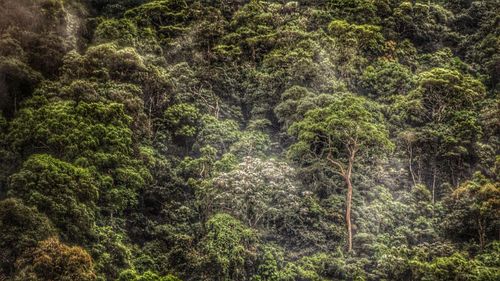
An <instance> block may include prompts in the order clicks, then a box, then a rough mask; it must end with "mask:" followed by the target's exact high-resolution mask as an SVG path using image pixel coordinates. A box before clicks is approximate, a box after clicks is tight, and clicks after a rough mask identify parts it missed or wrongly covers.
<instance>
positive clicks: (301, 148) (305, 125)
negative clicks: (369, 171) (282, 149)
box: [289, 94, 393, 252]
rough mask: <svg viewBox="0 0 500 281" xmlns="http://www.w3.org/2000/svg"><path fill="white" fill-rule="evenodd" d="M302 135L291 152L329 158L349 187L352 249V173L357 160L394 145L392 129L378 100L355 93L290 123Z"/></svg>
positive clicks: (348, 220) (347, 213)
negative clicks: (381, 112) (380, 109)
mask: <svg viewBox="0 0 500 281" xmlns="http://www.w3.org/2000/svg"><path fill="white" fill-rule="evenodd" d="M290 133H291V134H293V135H295V136H296V137H297V138H298V142H296V143H295V144H294V145H292V147H291V148H290V150H289V152H290V154H291V156H292V157H293V156H295V157H296V156H299V157H304V156H305V157H308V156H309V157H311V156H312V157H313V158H314V159H318V158H319V159H322V160H325V161H327V163H328V164H329V165H330V167H331V168H332V169H333V171H334V172H335V173H336V174H338V175H340V176H341V177H342V179H343V180H344V181H345V184H346V187H347V193H346V203H345V205H346V211H345V222H346V226H347V248H348V251H349V252H350V251H352V225H351V206H352V193H353V185H352V173H353V168H354V164H355V163H356V161H359V160H368V158H369V156H370V155H374V154H375V153H377V152H380V151H382V150H384V149H387V148H391V147H392V146H393V144H392V143H391V141H390V140H389V137H388V131H387V129H386V128H385V125H384V120H383V117H382V115H381V114H380V113H379V111H378V109H377V106H376V104H375V103H373V102H370V101H368V100H367V99H365V98H362V97H357V96H355V95H353V94H344V95H341V96H339V97H338V98H336V99H335V100H333V101H332V103H331V104H330V105H328V106H326V107H323V108H317V109H312V110H309V111H308V112H307V113H306V115H305V117H304V119H302V120H301V121H299V122H297V123H294V124H293V125H292V126H291V127H290Z"/></svg>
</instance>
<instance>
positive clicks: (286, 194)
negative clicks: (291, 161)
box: [206, 157, 300, 228]
mask: <svg viewBox="0 0 500 281" xmlns="http://www.w3.org/2000/svg"><path fill="white" fill-rule="evenodd" d="M294 178H295V171H294V170H293V168H291V167H290V166H288V165H287V164H286V163H285V162H280V161H277V160H274V159H270V160H261V159H259V158H253V157H245V158H244V159H243V162H242V163H240V164H239V165H238V167H237V168H236V169H234V170H232V171H230V172H227V173H223V174H221V175H219V176H218V177H216V178H214V179H213V181H212V185H211V187H210V188H209V189H208V190H207V191H208V194H207V198H206V199H208V200H207V201H206V202H207V203H209V205H210V209H211V210H212V211H223V212H228V213H231V214H232V215H234V216H236V217H238V218H239V219H240V220H242V221H244V222H246V223H247V224H248V225H250V226H256V225H262V226H264V227H268V228H270V227H285V226H286V224H287V223H288V221H289V220H288V218H290V216H294V215H296V214H297V212H298V210H299V208H300V197H299V196H298V188H297V185H296V183H295V180H294ZM278 225H279V226H278Z"/></svg>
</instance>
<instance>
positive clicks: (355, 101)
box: [289, 94, 393, 163]
mask: <svg viewBox="0 0 500 281" xmlns="http://www.w3.org/2000/svg"><path fill="white" fill-rule="evenodd" d="M377 111H378V110H377V106H376V104H374V103H372V102H370V101H369V100H367V99H364V98H361V97H356V96H354V95H353V94H344V95H340V96H339V97H338V98H336V99H335V100H333V101H332V102H331V103H330V104H328V105H327V106H326V107H323V108H317V109H312V110H309V111H308V112H307V113H306V114H305V117H304V119H303V120H301V121H299V122H297V123H295V124H293V125H292V126H291V127H290V129H289V132H290V133H291V134H293V135H296V136H297V138H298V142H297V143H295V144H294V145H293V146H291V147H290V150H289V155H290V157H292V158H294V159H297V160H298V159H299V158H297V157H301V162H302V163H308V162H309V161H311V159H312V158H310V157H311V156H312V157H316V156H320V157H321V155H323V156H324V157H326V156H327V155H328V153H331V154H332V156H333V155H335V156H334V157H335V158H337V159H346V158H347V157H348V155H347V154H348V153H349V152H350V151H348V150H349V149H352V148H354V146H356V147H358V148H359V150H360V151H359V153H360V154H365V153H368V152H371V151H372V150H374V149H375V150H377V149H381V148H384V147H386V148H391V147H392V146H393V144H392V143H391V142H390V140H389V139H388V132H387V129H386V128H385V125H384V121H383V117H382V115H381V114H380V113H379V112H377ZM344 144H345V146H344Z"/></svg>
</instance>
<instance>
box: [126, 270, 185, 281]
mask: <svg viewBox="0 0 500 281" xmlns="http://www.w3.org/2000/svg"><path fill="white" fill-rule="evenodd" d="M117 281H181V279H179V278H177V277H175V276H173V275H170V274H169V275H167V276H159V275H158V274H156V273H153V272H151V271H146V272H144V273H143V274H138V273H137V272H136V271H135V270H131V269H129V270H125V271H123V272H122V273H120V277H118V279H117Z"/></svg>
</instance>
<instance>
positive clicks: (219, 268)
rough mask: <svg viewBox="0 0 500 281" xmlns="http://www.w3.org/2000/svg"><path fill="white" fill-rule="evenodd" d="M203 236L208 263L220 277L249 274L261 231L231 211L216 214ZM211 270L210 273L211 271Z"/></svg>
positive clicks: (215, 274)
mask: <svg viewBox="0 0 500 281" xmlns="http://www.w3.org/2000/svg"><path fill="white" fill-rule="evenodd" d="M205 227H206V229H207V233H206V235H205V236H204V238H203V242H202V244H201V245H202V249H201V250H202V252H203V253H204V254H205V257H206V261H205V262H204V265H206V266H208V265H210V266H208V267H206V270H210V271H209V272H210V273H211V274H214V275H213V276H215V277H216V278H217V279H218V280H234V279H240V278H243V276H245V275H247V274H248V272H247V271H246V267H247V265H250V264H252V263H253V262H254V259H255V255H256V253H255V251H256V249H255V245H254V244H255V243H256V242H257V239H258V238H257V235H256V234H255V232H254V231H253V230H252V229H249V228H247V227H246V226H244V225H243V224H242V223H241V222H240V221H238V220H237V219H235V218H233V217H232V216H230V215H227V214H216V215H214V216H213V217H211V218H210V219H209V220H208V221H207V223H206V226H205ZM209 272H207V273H209Z"/></svg>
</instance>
